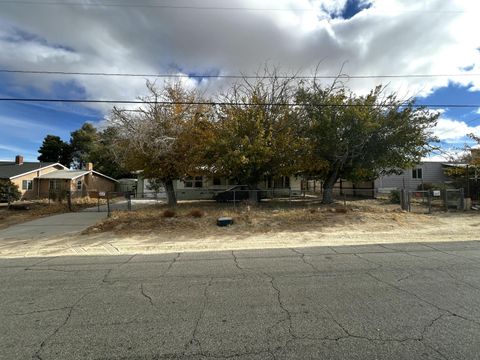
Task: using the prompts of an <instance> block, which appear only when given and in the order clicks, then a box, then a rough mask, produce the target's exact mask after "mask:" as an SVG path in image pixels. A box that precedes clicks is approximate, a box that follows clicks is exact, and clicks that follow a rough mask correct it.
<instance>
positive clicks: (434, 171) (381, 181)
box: [375, 161, 448, 193]
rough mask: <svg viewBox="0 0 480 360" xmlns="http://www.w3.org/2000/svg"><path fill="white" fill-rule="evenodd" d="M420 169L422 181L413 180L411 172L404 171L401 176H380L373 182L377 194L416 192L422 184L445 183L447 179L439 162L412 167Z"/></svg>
mask: <svg viewBox="0 0 480 360" xmlns="http://www.w3.org/2000/svg"><path fill="white" fill-rule="evenodd" d="M419 168H420V169H422V179H414V178H413V176H412V170H413V169H408V170H405V171H404V172H403V173H402V174H401V175H388V176H382V177H380V178H378V179H377V180H375V189H377V190H378V192H380V193H382V192H389V191H391V190H393V189H404V188H405V189H407V190H411V191H414V190H417V189H418V187H419V185H421V184H422V183H437V184H438V183H445V182H446V181H448V178H447V177H446V176H445V174H444V172H443V166H442V163H440V162H433V161H432V162H423V163H421V164H420V165H417V166H415V167H414V169H419Z"/></svg>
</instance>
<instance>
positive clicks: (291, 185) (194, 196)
mask: <svg viewBox="0 0 480 360" xmlns="http://www.w3.org/2000/svg"><path fill="white" fill-rule="evenodd" d="M235 185H245V184H238V183H236V182H235V181H232V180H228V179H226V178H224V177H216V176H213V177H212V176H191V177H186V178H185V179H183V180H175V181H174V182H173V186H174V189H175V194H176V195H177V199H178V200H208V199H212V198H213V196H214V195H215V194H217V193H219V192H221V191H224V190H227V189H229V188H231V187H233V186H235ZM257 189H259V190H269V191H271V192H272V193H273V194H276V195H289V194H290V193H291V194H292V195H300V194H301V193H302V179H301V177H297V176H283V177H280V178H277V179H271V178H270V179H269V178H265V180H264V181H261V182H259V183H258V184H257ZM137 197H165V189H163V188H161V189H158V191H155V190H154V189H153V188H152V186H151V185H150V183H149V181H148V179H142V178H139V179H138V186H137Z"/></svg>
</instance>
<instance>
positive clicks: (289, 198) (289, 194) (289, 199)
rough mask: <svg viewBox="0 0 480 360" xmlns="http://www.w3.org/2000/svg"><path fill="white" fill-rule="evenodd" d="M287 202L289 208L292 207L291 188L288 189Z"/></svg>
mask: <svg viewBox="0 0 480 360" xmlns="http://www.w3.org/2000/svg"><path fill="white" fill-rule="evenodd" d="M288 202H289V204H290V206H292V189H291V188H289V189H288Z"/></svg>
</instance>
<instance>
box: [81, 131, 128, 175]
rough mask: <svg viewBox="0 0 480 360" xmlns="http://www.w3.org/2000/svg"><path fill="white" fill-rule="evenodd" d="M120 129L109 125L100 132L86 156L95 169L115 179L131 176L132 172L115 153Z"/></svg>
mask: <svg viewBox="0 0 480 360" xmlns="http://www.w3.org/2000/svg"><path fill="white" fill-rule="evenodd" d="M117 132H118V130H117V129H116V128H114V127H107V128H106V129H104V130H103V131H100V132H98V136H97V139H96V142H95V144H94V146H92V150H91V151H90V153H88V156H87V157H85V160H88V162H91V163H93V167H94V169H95V170H97V171H99V172H101V173H102V174H105V175H107V176H110V177H112V178H114V179H119V178H122V177H130V176H131V174H130V172H129V171H128V170H127V169H125V168H124V167H123V166H122V164H120V163H119V162H118V161H117V157H116V154H115V146H114V145H115V141H116V139H117V135H118V134H117Z"/></svg>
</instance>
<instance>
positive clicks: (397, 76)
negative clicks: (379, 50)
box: [0, 69, 480, 79]
mask: <svg viewBox="0 0 480 360" xmlns="http://www.w3.org/2000/svg"><path fill="white" fill-rule="evenodd" d="M0 73H6V74H32V75H79V76H113V77H142V78H146V77H151V78H196V79H203V78H204V79H216V78H219V79H274V78H275V79H337V78H338V79H401V78H407V79H408V78H440V77H469V76H472V77H479V76H480V73H460V74H459V73H457V74H387V75H347V74H340V75H315V76H314V75H310V76H302V75H299V76H296V75H290V76H288V75H279V76H262V75H212V74H191V75H189V74H154V73H144V74H141V73H107V72H82V71H48V70H11V69H0Z"/></svg>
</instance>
